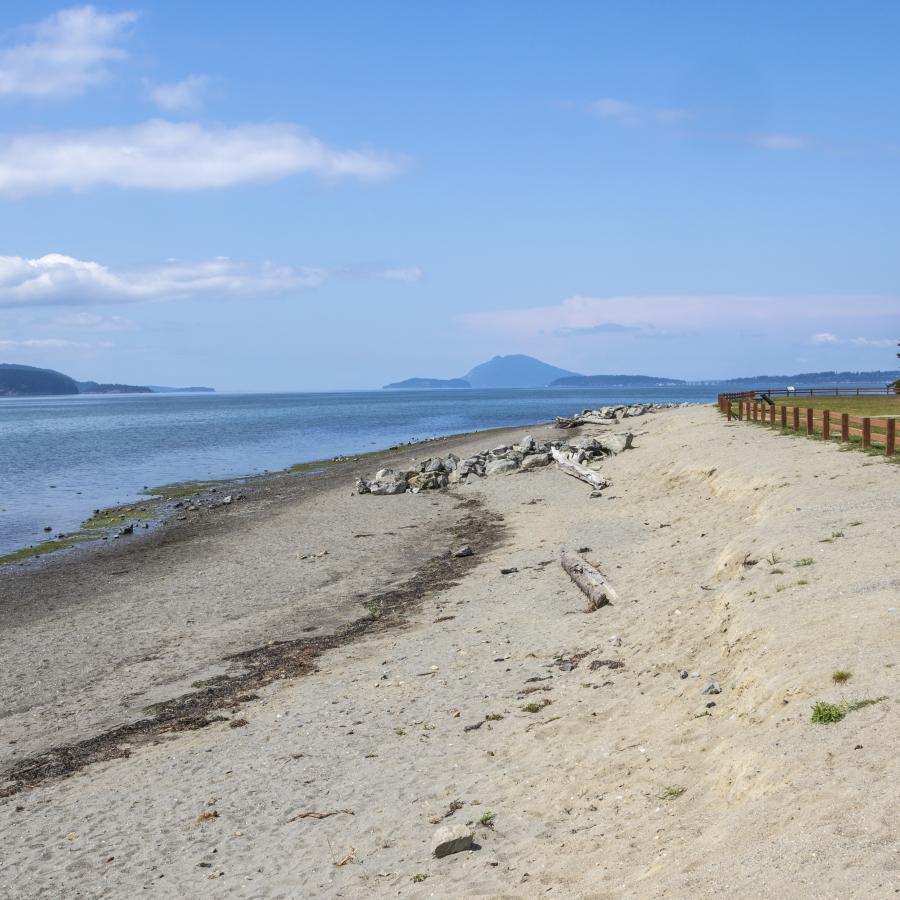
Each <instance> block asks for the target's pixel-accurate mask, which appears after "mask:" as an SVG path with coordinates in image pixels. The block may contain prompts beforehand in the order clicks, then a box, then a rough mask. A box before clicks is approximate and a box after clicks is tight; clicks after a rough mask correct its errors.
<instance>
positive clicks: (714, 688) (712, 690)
mask: <svg viewBox="0 0 900 900" xmlns="http://www.w3.org/2000/svg"><path fill="white" fill-rule="evenodd" d="M703 693H704V694H721V693H722V688H720V687H719V683H718V682H717V681H711V682H710V683H709V684H708V685H707V686H706V687H705V688H703Z"/></svg>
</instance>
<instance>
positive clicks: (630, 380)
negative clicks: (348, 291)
mask: <svg viewBox="0 0 900 900" xmlns="http://www.w3.org/2000/svg"><path fill="white" fill-rule="evenodd" d="M684 383H685V382H684V381H680V380H679V379H677V378H656V377H654V376H652V375H579V374H578V373H577V372H570V371H569V370H568V369H560V368H559V367H558V366H551V365H550V364H549V363H545V362H542V361H541V360H539V359H535V358H534V357H533V356H525V355H524V354H522V353H516V354H513V355H511V356H495V357H494V358H493V359H489V360H488V361H487V362H484V363H481V365H478V366H475V367H474V368H473V369H471V370H470V371H469V372H468V373H467V374H466V375H464V376H463V377H462V378H407V379H406V380H405V381H395V382H393V383H392V384H386V385H385V386H384V390H386V391H398V390H399V391H402V390H406V391H421V390H447V389H453V388H456V389H465V388H476V389H478V388H546V387H653V386H655V385H661V384H684Z"/></svg>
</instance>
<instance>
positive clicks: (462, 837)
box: [431, 824, 475, 859]
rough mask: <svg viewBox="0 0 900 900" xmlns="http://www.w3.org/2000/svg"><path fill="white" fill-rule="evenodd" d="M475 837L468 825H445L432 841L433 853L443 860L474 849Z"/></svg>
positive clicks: (439, 829) (436, 832)
mask: <svg viewBox="0 0 900 900" xmlns="http://www.w3.org/2000/svg"><path fill="white" fill-rule="evenodd" d="M474 839H475V835H474V833H473V832H472V830H471V829H470V828H468V827H467V826H466V825H462V824H460V825H443V826H442V827H440V828H438V830H437V831H435V833H434V835H433V837H432V839H431V852H432V853H433V854H434V855H435V857H437V858H438V859H441V858H442V857H444V856H450V855H451V854H453V853H461V852H462V851H463V850H469V849H471V847H472V841H473V840H474Z"/></svg>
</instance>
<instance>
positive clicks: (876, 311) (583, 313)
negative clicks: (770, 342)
mask: <svg viewBox="0 0 900 900" xmlns="http://www.w3.org/2000/svg"><path fill="white" fill-rule="evenodd" d="M898 304H900V300H898V298H897V297H888V296H880V295H876V296H865V295H853V296H850V295H842V296H814V297H810V296H806V297H779V296H737V295H710V296H691V295H671V296H660V295H654V296H620V297H587V296H581V295H579V296H575V297H570V298H568V299H567V300H563V301H562V302H561V303H558V304H555V305H552V306H538V307H531V308H523V309H501V310H492V311H485V312H473V313H466V314H463V315H460V316H459V317H458V320H459V321H461V322H462V323H464V324H465V325H467V326H469V327H470V328H472V329H473V330H475V331H478V332H479V333H482V334H498V335H504V336H507V337H512V338H516V339H528V338H533V337H539V336H546V335H549V334H557V335H558V334H563V335H565V334H578V333H581V334H583V333H585V331H586V330H592V329H597V328H598V326H603V325H605V324H608V323H611V322H612V323H616V325H618V326H621V327H622V328H626V329H627V328H632V327H633V328H637V329H639V330H641V331H642V332H644V333H647V334H654V333H655V334H658V335H663V334H665V333H667V330H669V329H676V330H678V329H685V328H689V329H691V330H692V331H709V330H715V329H721V328H735V327H738V326H739V325H740V326H743V325H747V324H752V325H754V326H755V327H765V326H766V325H768V324H771V323H772V322H775V321H779V322H789V321H797V322H808V321H812V322H817V321H821V320H823V319H848V318H866V317H876V316H893V317H896V316H897V312H898ZM618 330H620V331H621V328H620V329H618ZM805 333H806V334H808V333H809V332H805ZM823 334H825V333H823ZM825 340H826V341H827V338H826V339H825Z"/></svg>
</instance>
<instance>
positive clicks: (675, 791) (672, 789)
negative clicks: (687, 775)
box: [656, 784, 687, 800]
mask: <svg viewBox="0 0 900 900" xmlns="http://www.w3.org/2000/svg"><path fill="white" fill-rule="evenodd" d="M686 790H687V788H686V787H681V785H679V784H670V785H669V786H668V787H664V788H663V789H662V790H661V791H660V792H659V793H658V794H657V795H656V799H657V800H677V799H678V798H679V797H680V796H681V795H682V794H683V793H684V792H685V791H686Z"/></svg>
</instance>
